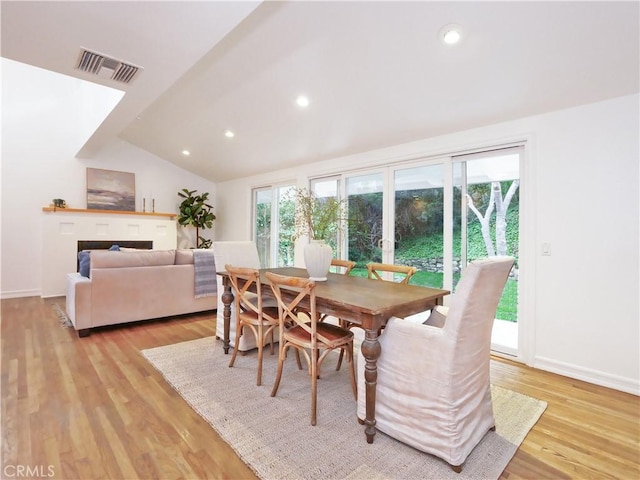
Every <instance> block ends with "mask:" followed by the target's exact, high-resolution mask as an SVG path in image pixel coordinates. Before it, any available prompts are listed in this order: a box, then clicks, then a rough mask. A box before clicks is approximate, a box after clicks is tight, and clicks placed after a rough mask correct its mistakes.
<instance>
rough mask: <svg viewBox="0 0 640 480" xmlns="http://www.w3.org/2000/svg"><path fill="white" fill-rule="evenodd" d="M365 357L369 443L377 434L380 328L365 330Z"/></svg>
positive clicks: (366, 425) (366, 432)
mask: <svg viewBox="0 0 640 480" xmlns="http://www.w3.org/2000/svg"><path fill="white" fill-rule="evenodd" d="M360 350H361V351H362V355H363V356H364V359H365V366H364V383H365V395H366V396H365V399H366V416H365V419H364V424H365V428H364V433H365V435H366V436H367V443H373V437H374V436H375V434H376V386H377V383H378V366H377V364H378V357H379V356H380V351H381V347H380V342H378V329H375V330H369V329H367V330H365V334H364V340H363V341H362V345H361V346H360Z"/></svg>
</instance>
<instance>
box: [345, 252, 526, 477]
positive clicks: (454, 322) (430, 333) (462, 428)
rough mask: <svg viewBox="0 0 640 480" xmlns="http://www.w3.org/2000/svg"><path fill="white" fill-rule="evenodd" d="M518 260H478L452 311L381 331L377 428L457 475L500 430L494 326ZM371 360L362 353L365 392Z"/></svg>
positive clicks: (361, 400)
mask: <svg viewBox="0 0 640 480" xmlns="http://www.w3.org/2000/svg"><path fill="white" fill-rule="evenodd" d="M513 263H514V259H513V258H512V257H492V258H489V259H484V260H477V261H474V262H471V263H470V264H469V265H468V266H467V268H466V270H465V272H464V274H463V275H462V278H461V279H460V282H459V284H458V287H457V290H456V292H455V294H454V295H453V298H452V299H451V305H450V307H449V308H448V309H446V308H443V307H438V308H437V309H434V311H433V313H432V315H431V317H430V318H429V319H427V321H426V322H425V323H424V324H416V323H412V322H407V321H405V320H403V319H401V318H391V319H390V320H389V322H388V323H387V327H386V328H385V329H384V333H383V334H382V335H381V336H380V340H379V341H380V344H381V347H382V351H381V354H380V357H379V358H378V363H377V365H378V380H377V390H376V427H377V428H378V429H379V430H380V431H382V432H384V433H386V434H387V435H389V436H391V437H393V438H395V439H397V440H400V441H401V442H404V443H406V444H408V445H411V446H412V447H414V448H417V449H418V450H421V451H423V452H427V453H430V454H432V455H435V456H437V457H440V458H442V459H443V460H445V461H446V462H448V463H449V464H450V465H451V467H452V468H453V470H454V471H456V472H460V471H461V469H462V464H463V463H464V461H465V460H466V458H467V456H468V455H469V453H471V451H472V450H473V448H474V447H475V446H476V445H477V444H478V443H479V442H480V440H482V438H483V437H484V436H485V434H486V433H487V432H488V431H489V430H490V429H493V428H494V427H495V419H494V417H493V408H492V403H491V389H490V384H489V359H490V348H491V328H492V325H493V320H494V317H495V314H496V308H497V306H498V302H499V301H500V296H501V295H502V290H503V289H504V285H505V283H506V280H507V277H508V275H509V271H510V270H511V267H512V266H513ZM434 324H435V325H434ZM364 363H365V362H364V357H363V356H362V353H359V355H358V389H359V390H360V392H364V388H365V385H364ZM365 415H366V408H365V395H358V418H359V419H364V418H365Z"/></svg>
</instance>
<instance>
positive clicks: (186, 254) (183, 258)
mask: <svg viewBox="0 0 640 480" xmlns="http://www.w3.org/2000/svg"><path fill="white" fill-rule="evenodd" d="M176 265H193V250H186V249H180V250H176Z"/></svg>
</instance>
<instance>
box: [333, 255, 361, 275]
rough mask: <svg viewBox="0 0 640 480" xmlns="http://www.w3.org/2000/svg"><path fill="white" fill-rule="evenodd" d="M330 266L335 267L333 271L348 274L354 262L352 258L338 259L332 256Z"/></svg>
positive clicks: (354, 264)
mask: <svg viewBox="0 0 640 480" xmlns="http://www.w3.org/2000/svg"><path fill="white" fill-rule="evenodd" d="M331 266H332V267H335V273H342V274H343V275H349V273H351V270H353V267H355V266H356V262H354V261H353V260H340V259H338V258H334V259H332V260H331Z"/></svg>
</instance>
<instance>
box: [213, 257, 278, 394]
mask: <svg viewBox="0 0 640 480" xmlns="http://www.w3.org/2000/svg"><path fill="white" fill-rule="evenodd" d="M225 270H226V271H227V273H228V274H229V279H230V280H231V286H232V288H233V294H234V303H235V324H236V336H235V341H234V347H233V355H232V356H231V361H230V362H229V367H233V364H234V363H235V361H236V356H237V354H238V349H239V348H238V347H239V343H240V337H241V336H242V334H243V332H244V330H245V328H247V329H249V330H251V332H253V335H254V336H255V339H256V345H257V347H258V376H257V381H256V385H258V386H260V385H262V356H263V350H264V345H265V343H266V341H267V338H270V342H269V343H270V346H271V354H272V355H273V351H274V349H273V340H274V335H273V333H274V330H275V329H276V328H277V327H278V323H279V322H278V307H265V306H264V305H263V300H262V285H261V283H260V272H259V271H258V270H257V269H254V268H244V267H234V266H233V265H226V266H225ZM252 288H255V290H256V292H255V293H254V292H252V291H251V289H252Z"/></svg>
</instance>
